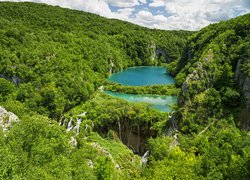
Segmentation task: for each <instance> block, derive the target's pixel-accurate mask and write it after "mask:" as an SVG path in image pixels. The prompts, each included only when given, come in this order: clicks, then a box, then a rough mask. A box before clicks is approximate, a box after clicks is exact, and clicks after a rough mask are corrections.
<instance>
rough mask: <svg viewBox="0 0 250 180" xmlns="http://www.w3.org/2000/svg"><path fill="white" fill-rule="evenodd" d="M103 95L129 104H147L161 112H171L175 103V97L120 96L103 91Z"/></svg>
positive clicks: (120, 94) (119, 94)
mask: <svg viewBox="0 0 250 180" xmlns="http://www.w3.org/2000/svg"><path fill="white" fill-rule="evenodd" d="M105 93H106V94H108V95H111V96H113V97H117V98H121V99H124V100H127V101H129V102H141V103H148V104H149V105H150V106H151V107H152V108H153V109H156V110H159V111H162V112H171V111H172V106H173V105H174V104H175V103H176V101H177V96H158V95H137V94H122V93H116V92H111V91H105Z"/></svg>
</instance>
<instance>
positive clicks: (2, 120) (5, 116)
mask: <svg viewBox="0 0 250 180" xmlns="http://www.w3.org/2000/svg"><path fill="white" fill-rule="evenodd" d="M18 121H19V119H18V117H17V116H16V115H15V114H14V113H12V112H8V111H7V110H6V109H5V108H3V107H1V106H0V128H2V129H3V132H6V131H8V129H9V128H10V127H11V125H12V124H13V123H15V122H18Z"/></svg>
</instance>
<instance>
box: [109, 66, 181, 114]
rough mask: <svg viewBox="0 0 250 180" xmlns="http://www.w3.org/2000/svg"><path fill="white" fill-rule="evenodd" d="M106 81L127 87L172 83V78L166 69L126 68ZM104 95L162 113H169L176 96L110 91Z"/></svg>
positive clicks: (150, 67) (152, 67) (153, 67)
mask: <svg viewBox="0 0 250 180" xmlns="http://www.w3.org/2000/svg"><path fill="white" fill-rule="evenodd" d="M108 80H109V81H111V82H116V83H120V84H122V85H129V86H146V85H159V84H161V85H162V84H173V83H174V78H173V77H172V76H170V75H169V74H168V72H167V70H166V68H164V67H155V66H140V67H133V68H128V69H126V70H124V71H122V72H119V73H115V74H113V75H111V76H110V77H109V78H108ZM105 93H106V94H108V95H111V96H113V97H117V98H121V99H125V100H127V101H129V102H142V103H147V104H149V105H150V106H151V107H152V108H154V109H156V110H159V111H162V112H171V111H172V106H173V105H174V104H176V102H177V96H160V95H147V94H143V95H136V94H122V93H116V92H111V91H105Z"/></svg>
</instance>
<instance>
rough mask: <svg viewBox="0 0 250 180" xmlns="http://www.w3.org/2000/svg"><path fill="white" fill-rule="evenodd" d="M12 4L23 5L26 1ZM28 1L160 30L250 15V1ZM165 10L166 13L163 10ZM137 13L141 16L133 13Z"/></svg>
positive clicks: (198, 27) (196, 28)
mask: <svg viewBox="0 0 250 180" xmlns="http://www.w3.org/2000/svg"><path fill="white" fill-rule="evenodd" d="M0 1H4V0H0ZM8 1H11V0H8ZM12 1H18V2H21V1H24V0H12ZM26 1H33V2H42V3H47V4H50V5H59V6H62V7H67V8H71V9H78V10H83V11H88V12H92V13H96V14H99V15H101V16H105V17H108V18H117V19H122V20H126V21H130V22H133V23H136V24H139V25H142V26H146V27H150V28H159V29H186V30H198V29H200V28H201V27H204V26H207V25H208V24H211V23H214V22H218V21H220V20H226V19H230V18H233V17H235V16H238V15H242V14H246V13H248V12H250V0H151V1H149V0H26ZM147 2H148V3H147ZM141 5H143V6H141ZM145 5H148V7H146V8H145ZM112 6H113V7H116V8H118V10H117V9H116V8H115V9H113V8H111V7H112ZM159 8H160V9H159ZM111 9H112V11H111ZM164 9H165V12H164V11H163V10H164ZM133 12H137V13H136V14H133ZM157 12H160V14H157Z"/></svg>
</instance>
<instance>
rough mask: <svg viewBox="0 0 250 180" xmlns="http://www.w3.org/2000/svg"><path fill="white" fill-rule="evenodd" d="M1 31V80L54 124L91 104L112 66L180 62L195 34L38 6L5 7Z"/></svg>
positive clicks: (0, 7)
mask: <svg viewBox="0 0 250 180" xmlns="http://www.w3.org/2000/svg"><path fill="white" fill-rule="evenodd" d="M38 12H39V13H38ZM0 27H1V29H0V30H1V33H0V34H1V35H0V36H1V37H0V42H1V43H0V45H1V52H0V58H1V67H0V74H1V76H3V77H6V78H9V79H12V81H13V82H14V83H16V84H19V88H18V91H17V95H16V99H17V100H19V101H21V102H24V103H25V104H26V105H27V106H28V107H29V108H31V109H32V110H34V111H37V112H38V113H40V114H45V115H49V116H50V117H53V118H58V117H60V115H61V114H62V113H63V112H66V111H68V110H69V109H70V108H72V107H74V106H75V105H77V104H79V103H80V102H83V101H86V100H87V99H89V98H91V97H92V95H93V92H94V91H95V90H96V89H97V88H98V87H99V86H101V83H102V80H103V78H105V77H107V76H108V75H109V73H110V68H111V66H112V72H117V71H120V70H122V69H124V68H126V67H129V66H135V65H155V64H159V63H160V61H162V62H166V61H171V60H174V59H178V58H179V57H180V55H181V53H182V49H183V47H184V44H185V42H186V39H185V37H186V35H187V34H189V33H187V32H180V31H178V32H177V31H176V32H172V31H171V32H166V31H156V30H149V29H146V28H142V27H139V26H137V25H133V24H129V23H126V22H121V21H118V20H107V19H105V18H103V17H100V16H97V15H93V14H89V13H85V12H80V11H74V10H69V9H62V8H59V7H52V6H48V5H43V4H33V3H1V4H0ZM156 49H160V50H161V53H160V54H158V55H157V54H156V53H155V51H156ZM19 82H20V83H19Z"/></svg>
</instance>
